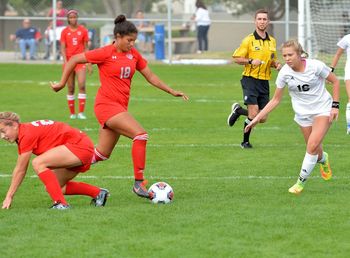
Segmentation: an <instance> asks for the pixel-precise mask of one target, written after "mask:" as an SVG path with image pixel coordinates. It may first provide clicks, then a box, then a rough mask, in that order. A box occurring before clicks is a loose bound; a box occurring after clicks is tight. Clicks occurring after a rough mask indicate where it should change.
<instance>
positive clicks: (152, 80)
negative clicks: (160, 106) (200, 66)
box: [140, 66, 188, 100]
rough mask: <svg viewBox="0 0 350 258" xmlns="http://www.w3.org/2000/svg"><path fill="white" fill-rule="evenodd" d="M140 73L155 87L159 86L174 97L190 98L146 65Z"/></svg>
mask: <svg viewBox="0 0 350 258" xmlns="http://www.w3.org/2000/svg"><path fill="white" fill-rule="evenodd" d="M140 73H141V74H142V75H143V77H145V79H146V80H147V81H148V82H149V83H150V84H152V85H153V86H154V87H157V88H158V89H161V90H163V91H165V92H167V93H169V94H171V95H173V96H174V97H182V98H183V99H184V100H188V96H186V94H185V93H183V92H181V91H177V90H173V89H172V88H170V87H169V86H168V85H166V84H165V83H164V82H163V81H161V80H160V79H159V77H158V76H157V75H155V74H154V73H153V72H152V71H151V69H150V68H149V67H148V66H146V67H145V68H144V69H142V70H141V71H140Z"/></svg>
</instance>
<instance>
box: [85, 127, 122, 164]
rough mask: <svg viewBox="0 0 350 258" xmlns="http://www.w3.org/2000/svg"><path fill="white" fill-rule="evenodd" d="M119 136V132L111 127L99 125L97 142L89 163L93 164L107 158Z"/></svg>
mask: <svg viewBox="0 0 350 258" xmlns="http://www.w3.org/2000/svg"><path fill="white" fill-rule="evenodd" d="M119 137H120V134H119V133H117V132H115V131H113V130H112V129H110V128H108V127H106V128H102V127H100V129H99V133H98V144H97V145H96V147H95V150H94V156H93V158H92V161H91V163H92V164H94V163H97V162H99V161H104V160H107V159H108V158H109V157H110V155H111V153H112V151H113V149H114V147H115V145H116V144H117V142H118V140H119Z"/></svg>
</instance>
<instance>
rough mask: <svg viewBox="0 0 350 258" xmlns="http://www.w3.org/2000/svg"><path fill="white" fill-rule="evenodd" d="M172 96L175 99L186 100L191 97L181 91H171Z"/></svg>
mask: <svg viewBox="0 0 350 258" xmlns="http://www.w3.org/2000/svg"><path fill="white" fill-rule="evenodd" d="M170 94H171V95H173V96H174V97H182V98H183V99H184V100H189V97H188V96H187V95H186V94H185V93H183V92H181V91H177V90H171V91H170Z"/></svg>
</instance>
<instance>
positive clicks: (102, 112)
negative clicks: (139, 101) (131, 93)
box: [94, 96, 128, 128]
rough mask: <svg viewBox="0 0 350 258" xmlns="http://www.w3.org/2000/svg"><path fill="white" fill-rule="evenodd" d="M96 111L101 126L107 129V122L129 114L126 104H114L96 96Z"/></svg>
mask: <svg viewBox="0 0 350 258" xmlns="http://www.w3.org/2000/svg"><path fill="white" fill-rule="evenodd" d="M94 111H95V115H96V118H97V120H98V122H99V123H100V125H101V126H102V127H103V128H105V124H106V122H107V121H108V120H109V119H110V118H111V117H113V116H115V115H117V114H119V113H123V112H127V111H128V107H127V105H125V104H121V103H118V102H112V101H111V100H108V99H106V98H104V97H100V96H96V101H95V106H94Z"/></svg>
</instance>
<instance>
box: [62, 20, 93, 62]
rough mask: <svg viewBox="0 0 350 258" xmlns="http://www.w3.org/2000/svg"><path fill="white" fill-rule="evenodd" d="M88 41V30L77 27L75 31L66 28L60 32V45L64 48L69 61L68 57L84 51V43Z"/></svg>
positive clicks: (80, 26)
mask: <svg viewBox="0 0 350 258" xmlns="http://www.w3.org/2000/svg"><path fill="white" fill-rule="evenodd" d="M88 41H89V36H88V30H87V29H86V28H85V27H84V26H82V25H79V26H78V28H77V29H76V30H74V31H73V30H72V29H71V28H69V26H68V27H66V28H65V29H64V30H63V31H62V32H61V43H64V44H65V46H66V57H67V59H68V60H69V58H70V57H72V56H74V55H76V54H80V53H83V52H84V51H85V43H87V42H88Z"/></svg>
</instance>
